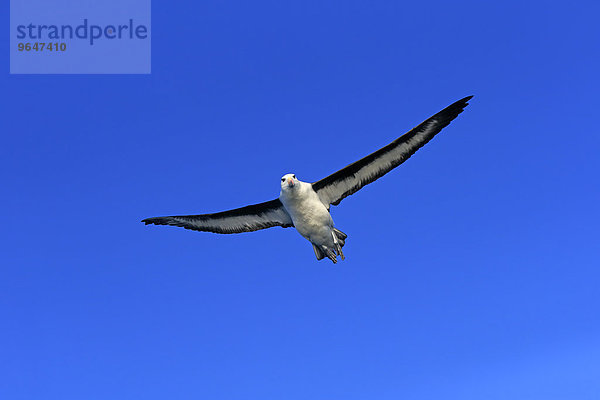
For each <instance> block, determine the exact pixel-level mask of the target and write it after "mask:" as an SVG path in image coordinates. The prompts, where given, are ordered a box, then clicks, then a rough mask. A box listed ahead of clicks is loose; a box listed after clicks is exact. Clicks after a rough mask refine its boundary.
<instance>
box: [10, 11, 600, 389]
mask: <svg viewBox="0 0 600 400" xmlns="http://www.w3.org/2000/svg"><path fill="white" fill-rule="evenodd" d="M367 3H369V5H367ZM2 9H3V10H5V11H6V13H5V15H8V4H7V2H5V3H3V5H2ZM599 11H600V8H599V7H598V5H597V3H595V2H569V3H564V4H562V5H559V4H557V3H552V2H550V3H549V2H541V1H538V2H527V1H526V2H522V1H519V2H513V1H508V2H506V1H504V2H495V3H494V4H490V2H481V1H472V2H461V1H459V2H431V1H427V2H397V1H389V2H341V1H340V2H332V1H318V2H316V1H315V2H313V1H310V2H307V1H293V2H289V1H286V2H281V1H272V2H264V1H259V2H233V1H232V2H217V1H204V0H203V1H201V2H196V1H194V2H192V1H188V2H175V3H173V2H165V1H162V2H161V1H154V2H153V9H152V16H153V20H152V74H151V75H148V76H141V75H140V76H134V75H133V76H124V75H120V76H92V75H82V76H44V75H39V76H14V75H13V76H11V75H9V74H8V57H7V55H8V48H7V46H8V44H7V43H8V40H4V41H2V43H1V44H0V52H1V53H2V54H3V55H4V57H5V58H4V63H3V65H4V71H5V73H3V74H1V75H0V80H1V82H0V87H1V88H2V96H1V97H0V98H1V100H0V101H1V102H2V104H1V108H0V109H1V113H2V121H3V123H2V146H1V147H0V178H1V182H2V183H1V187H2V188H1V197H0V203H1V206H2V229H1V231H0V232H1V233H0V235H1V240H0V249H1V253H2V268H1V270H0V271H1V275H0V293H1V296H0V319H1V321H2V327H1V329H0V340H1V343H2V344H1V347H0V359H1V360H2V362H1V363H0V376H1V378H0V397H1V398H2V399H11V400H13V399H14V400H17V399H35V400H41V399H44V400H45V399H60V400H65V399H76V400H83V399H85V400H88V399H98V400H105V399H191V398H194V399H211V400H220V399H224V400H237V399H240V400H247V399H260V400H267V399H286V400H287V399H291V400H295V399H298V400H300V399H302V400H304V399H311V400H316V399H344V400H353V399H378V400H379V399H414V400H421V399H423V400H426V399H427V400H429V399H436V398H443V399H460V400H470V399H473V400H481V399H487V400H490V399H491V400H494V399H527V400H536V399H540V400H541V399H543V400H553V399H597V398H598V393H600V379H598V377H599V376H600V318H599V317H600V300H599V297H598V288H599V287H600V249H599V247H600V246H599V245H600V243H599V234H598V226H599V224H600V215H599V214H600V212H599V209H598V202H599V200H600V189H599V186H598V183H599V178H598V172H599V171H600V161H599V158H598V153H599V147H600V136H599V134H598V123H597V120H598V117H597V115H598V106H599V104H598V93H599V92H600V90H599V89H600V87H599V86H600V85H599V82H600V80H599V79H598V71H600V56H599V54H600V53H599V51H600V47H599V46H600V45H599V43H600V42H599V41H598V40H599V37H600V35H599V30H598V21H597V17H598V13H599ZM5 20H6V18H5ZM5 22H7V21H5ZM470 94H473V95H475V98H474V99H473V100H472V102H471V106H469V107H468V109H467V110H466V111H465V113H463V114H461V116H460V117H459V118H458V119H457V120H456V121H455V122H454V123H452V124H451V125H450V126H449V127H448V128H446V129H445V130H444V131H443V132H442V133H441V134H440V135H439V136H437V137H436V138H435V139H434V140H433V141H432V142H431V143H429V144H428V145H427V146H426V147H425V148H423V149H421V150H420V151H419V152H418V153H417V154H416V155H415V156H413V157H412V158H411V159H410V160H409V161H408V162H407V163H405V164H404V165H402V166H401V167H400V168H398V169H397V170H395V171H393V172H392V173H390V174H389V175H387V176H385V177H384V178H382V179H381V180H379V181H377V182H376V183H375V184H373V185H370V186H368V187H367V188H365V189H363V190H362V191H360V192H359V193H357V194H355V195H353V196H351V197H350V198H348V199H346V200H344V201H343V202H342V204H341V205H340V206H339V207H337V208H333V209H332V210H333V217H334V220H335V222H336V224H337V226H339V228H340V229H342V230H343V231H344V232H346V233H348V235H349V239H348V241H347V244H346V247H345V248H344V251H345V253H346V255H347V259H346V261H345V262H343V263H340V264H338V265H336V266H334V265H332V264H331V263H330V262H329V261H327V260H325V261H322V262H317V261H316V260H315V256H314V254H313V251H312V249H311V246H310V244H309V243H308V242H307V241H306V240H304V239H303V238H302V237H300V235H298V234H297V233H296V232H295V231H294V230H292V229H281V228H273V229H270V230H265V231H260V232H256V233H251V234H241V235H214V234H208V233H198V232H191V231H186V230H183V229H177V228H170V227H146V226H144V225H143V224H141V223H140V222H139V221H140V219H142V218H144V217H151V216H157V215H172V214H180V213H202V212H212V211H220V210H225V209H229V208H233V207H238V206H243V205H246V204H249V203H255V202H260V201H264V200H270V199H272V198H274V197H276V196H278V193H279V178H280V176H281V175H283V174H284V173H287V172H293V173H295V174H297V175H298V177H299V178H300V179H302V180H305V181H313V180H317V179H319V178H321V177H323V176H325V175H327V174H329V173H331V172H333V171H335V170H337V169H339V168H341V167H343V166H345V165H346V164H348V163H350V162H352V161H355V160H356V159H358V158H359V157H361V156H363V155H366V154H368V153H369V152H371V151H373V150H376V149H378V148H379V147H381V146H383V145H385V144H387V143H388V142H389V141H391V140H392V139H394V138H396V137H397V136H399V135H400V134H402V133H404V132H405V131H406V130H407V129H409V128H411V127H412V126H414V125H416V124H418V123H419V122H421V121H422V120H423V119H425V118H427V117H429V116H430V115H431V114H433V113H435V112H437V111H439V110H440V109H441V108H443V107H445V106H446V105H448V104H450V103H451V102H453V101H455V100H457V99H459V98H462V97H464V96H467V95H470Z"/></svg>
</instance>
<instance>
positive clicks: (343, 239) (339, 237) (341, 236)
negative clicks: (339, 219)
mask: <svg viewBox="0 0 600 400" xmlns="http://www.w3.org/2000/svg"><path fill="white" fill-rule="evenodd" d="M333 233H335V237H337V240H338V242H339V243H340V245H341V246H342V247H344V245H345V244H346V238H347V237H348V235H346V234H345V233H344V232H342V231H340V230H339V229H337V228H333Z"/></svg>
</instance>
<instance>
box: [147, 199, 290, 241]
mask: <svg viewBox="0 0 600 400" xmlns="http://www.w3.org/2000/svg"><path fill="white" fill-rule="evenodd" d="M142 222H143V223H145V224H146V225H148V224H155V225H172V226H180V227H182V228H185V229H193V230H195V231H205V232H214V233H241V232H252V231H257V230H259V229H265V228H270V227H272V226H282V227H284V228H289V227H291V226H294V224H293V222H292V219H291V218H290V216H289V214H288V213H287V211H285V209H284V208H283V204H281V201H279V199H275V200H271V201H267V202H264V203H260V204H253V205H251V206H246V207H242V208H236V209H234V210H229V211H223V212H219V213H214V214H201V215H176V216H172V217H155V218H147V219H144V220H142Z"/></svg>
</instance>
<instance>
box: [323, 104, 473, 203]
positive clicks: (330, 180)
mask: <svg viewBox="0 0 600 400" xmlns="http://www.w3.org/2000/svg"><path fill="white" fill-rule="evenodd" d="M471 97H473V96H469V97H465V98H464V99H462V100H459V101H457V102H455V103H454V104H451V105H449V106H448V107H446V108H444V109H443V110H442V111H440V112H439V113H437V114H435V115H434V116H432V117H430V118H428V119H427V120H425V121H424V122H422V123H421V124H419V125H418V126H416V127H415V128H413V129H411V130H410V131H408V132H407V133H405V134H404V135H402V136H400V137H399V138H398V139H396V140H394V141H393V142H392V143H390V144H388V145H387V146H385V147H382V148H381V149H379V150H377V151H376V152H374V153H371V154H369V155H368V156H366V157H364V158H362V159H360V160H358V161H356V162H354V163H352V164H350V165H348V166H346V167H345V168H342V169H341V170H339V171H337V172H335V173H333V174H331V175H329V176H328V177H325V178H323V179H321V180H320V181H318V182H315V183H313V184H312V186H313V189H314V190H315V192H317V194H318V195H319V198H320V199H321V201H322V202H323V204H325V205H326V206H327V207H329V205H330V204H332V205H334V206H337V205H338V204H339V203H340V201H342V199H343V198H344V197H346V196H349V195H351V194H352V193H355V192H356V191H358V190H360V189H361V188H362V187H363V186H365V185H368V184H369V183H371V182H373V181H375V180H376V179H378V178H380V177H382V176H383V175H385V174H387V173H388V172H390V171H391V170H392V169H394V168H396V167H397V166H398V165H400V164H402V163H403V162H404V161H406V160H407V159H408V158H409V157H410V156H412V155H413V154H414V153H415V152H416V151H417V150H419V149H420V148H421V147H422V146H423V145H425V144H426V143H427V142H429V141H430V140H431V139H432V138H433V137H434V136H435V135H436V134H438V133H439V132H440V131H441V130H442V129H443V128H444V127H446V126H447V125H448V124H449V123H450V121H452V120H453V119H454V118H456V117H457V116H458V114H460V113H461V112H463V109H464V108H465V107H466V106H467V105H468V104H469V103H467V102H468V101H469V100H470V99H471Z"/></svg>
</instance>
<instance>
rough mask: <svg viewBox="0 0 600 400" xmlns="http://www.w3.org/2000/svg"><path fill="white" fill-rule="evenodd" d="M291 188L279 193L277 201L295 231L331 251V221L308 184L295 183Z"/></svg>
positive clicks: (325, 208) (327, 211)
mask: <svg viewBox="0 0 600 400" xmlns="http://www.w3.org/2000/svg"><path fill="white" fill-rule="evenodd" d="M297 182H298V183H296V185H295V186H294V187H293V188H286V189H285V190H282V191H281V194H280V196H279V200H281V203H282V204H283V207H285V210H286V211H287V212H288V214H289V215H290V217H291V218H292V221H293V222H294V227H295V228H296V230H297V231H298V232H299V233H300V234H301V235H302V236H304V237H305V238H306V239H308V240H309V241H310V242H311V243H314V244H316V245H318V246H325V247H327V248H330V249H333V248H334V242H333V219H332V218H331V215H330V214H329V210H327V207H325V205H324V204H323V202H322V201H321V199H320V198H319V195H318V194H317V193H316V192H315V191H314V190H313V188H312V185H311V184H310V183H306V182H301V181H297Z"/></svg>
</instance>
